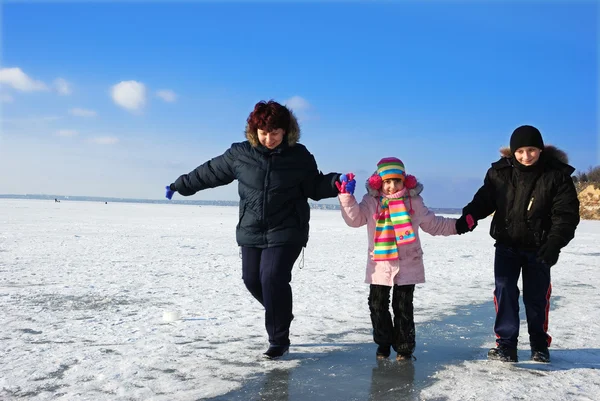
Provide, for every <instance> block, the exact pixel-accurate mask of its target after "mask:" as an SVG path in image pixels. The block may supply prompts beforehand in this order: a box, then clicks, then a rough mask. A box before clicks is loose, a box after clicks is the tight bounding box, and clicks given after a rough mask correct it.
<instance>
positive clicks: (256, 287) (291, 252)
mask: <svg viewBox="0 0 600 401" xmlns="http://www.w3.org/2000/svg"><path fill="white" fill-rule="evenodd" d="M301 250H302V247H301V246H281V247H274V248H264V249H263V248H250V247H242V278H243V280H244V284H245V285H246V288H247V289H248V291H250V293H251V294H252V296H254V298H256V300H257V301H258V302H260V303H261V305H263V306H264V307H265V327H266V329H267V333H268V334H269V344H271V345H290V338H289V336H290V324H291V322H292V287H291V286H290V281H292V268H293V267H294V262H295V261H296V259H297V258H298V255H300V251H301Z"/></svg>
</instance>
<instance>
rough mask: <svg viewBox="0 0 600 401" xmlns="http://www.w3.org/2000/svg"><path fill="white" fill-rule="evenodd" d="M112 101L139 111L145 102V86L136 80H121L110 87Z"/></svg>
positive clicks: (128, 108)
mask: <svg viewBox="0 0 600 401" xmlns="http://www.w3.org/2000/svg"><path fill="white" fill-rule="evenodd" d="M111 96H112V99H113V101H114V102H115V103H116V104H117V105H118V106H121V107H123V108H124V109H126V110H128V111H132V112H138V111H141V109H142V108H143V107H144V106H145V104H146V87H145V86H144V84H143V83H141V82H137V81H122V82H119V83H118V84H116V85H114V86H113V87H112V88H111Z"/></svg>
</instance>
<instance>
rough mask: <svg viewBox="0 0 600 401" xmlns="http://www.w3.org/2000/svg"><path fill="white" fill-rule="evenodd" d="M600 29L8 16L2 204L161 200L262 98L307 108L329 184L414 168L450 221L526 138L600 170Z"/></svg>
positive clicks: (563, 24) (361, 8) (515, 6)
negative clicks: (385, 161)
mask: <svg viewBox="0 0 600 401" xmlns="http://www.w3.org/2000/svg"><path fill="white" fill-rule="evenodd" d="M598 15H599V10H598V5H597V3H596V2H593V1H579V2H578V1H571V2H567V1H564V2H557V1H533V0H532V1H522V2H500V1H497V2H483V1H460V2H453V1H439V2H434V1H427V2H424V1H419V2H417V1H414V2H413V1H402V2H400V1H399V2H391V1H381V2H378V1H370V2H366V1H365V2H360V1H355V2H333V1H331V2H295V3H292V4H279V3H276V2H248V1H246V2H225V3H216V2H192V1H188V2H176V3H166V2H127V3H124V2H115V1H113V2H95V3H88V2H56V3H48V2H35V1H33V2H28V3H25V4H19V3H17V2H14V1H8V2H7V1H5V2H3V4H2V37H1V44H2V60H1V67H0V68H1V70H0V100H1V102H0V105H1V106H2V116H1V119H2V120H1V125H0V127H1V136H0V170H1V171H2V174H1V175H0V194H25V193H29V194H32V193H44V194H59V195H83V196H85V195H88V196H107V197H126V198H149V199H158V198H161V197H163V195H164V194H163V187H164V185H166V184H168V183H170V182H172V181H174V180H175V178H177V177H178V176H179V175H180V174H182V173H187V172H189V171H190V170H192V169H193V168H195V167H196V166H198V165H199V164H201V163H202V162H204V161H206V160H208V159H210V158H211V157H213V156H217V155H219V154H221V153H222V152H224V151H225V150H226V149H227V148H228V147H229V146H230V145H231V143H233V142H238V141H242V140H243V139H244V137H243V130H244V124H245V119H246V117H247V116H248V113H249V112H250V111H251V109H252V107H253V105H254V104H255V103H256V102H257V101H259V100H262V99H275V100H277V101H280V102H282V103H287V104H288V105H290V107H292V108H293V109H294V111H295V112H296V114H297V115H298V116H299V118H300V122H301V128H302V138H301V142H302V143H304V144H305V145H306V146H307V147H308V148H309V150H310V151H311V152H312V153H313V154H314V155H315V157H316V159H317V162H318V164H319V167H320V168H321V169H322V170H323V171H324V172H329V171H338V172H346V171H354V172H356V173H357V174H358V179H359V180H361V181H362V180H364V179H366V178H367V177H368V175H369V174H370V173H371V172H372V171H373V170H374V169H375V164H376V163H377V161H378V160H379V159H380V158H382V157H385V156H396V157H399V158H401V159H402V160H403V161H404V163H405V165H406V168H407V171H408V172H409V173H412V174H415V175H416V176H417V177H418V178H419V179H420V180H421V181H422V182H423V183H424V185H425V191H424V193H423V196H424V198H425V201H426V203H427V204H428V205H430V206H433V207H461V206H464V204H465V202H468V201H469V200H470V199H471V197H472V195H473V194H474V192H475V190H476V189H477V188H478V187H479V185H481V183H482V180H483V176H484V174H485V171H486V170H487V168H488V167H489V165H490V163H491V162H492V161H495V160H496V159H497V158H498V148H499V147H501V146H503V145H506V144H508V139H509V137H510V134H511V132H512V130H513V129H514V128H516V127H517V126H519V125H522V124H531V125H535V126H536V127H538V128H539V129H540V130H541V131H542V134H543V135H544V139H545V141H546V142H547V143H552V144H555V145H557V146H559V147H560V148H562V149H563V150H565V151H567V153H568V154H569V156H570V160H571V164H572V165H573V166H574V167H575V168H577V169H578V170H585V169H587V168H588V167H590V166H593V165H598V164H600V145H599V139H598V138H599V134H598V118H597V116H598ZM236 193H237V186H236V185H235V184H231V185H229V186H227V187H224V188H220V189H215V190H208V191H204V192H201V193H198V194H197V195H195V196H194V197H193V198H192V199H227V200H230V199H237V198H236ZM359 194H360V193H359ZM176 196H177V195H176Z"/></svg>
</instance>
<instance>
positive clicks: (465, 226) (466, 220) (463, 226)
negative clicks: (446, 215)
mask: <svg viewBox="0 0 600 401" xmlns="http://www.w3.org/2000/svg"><path fill="white" fill-rule="evenodd" d="M475 227H477V222H476V221H475V219H473V216H471V215H470V214H467V215H466V216H465V215H462V216H460V218H459V219H458V220H456V233H457V234H459V235H461V234H464V233H467V232H469V231H473V230H474V229H475Z"/></svg>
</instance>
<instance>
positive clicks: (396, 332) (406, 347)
mask: <svg viewBox="0 0 600 401" xmlns="http://www.w3.org/2000/svg"><path fill="white" fill-rule="evenodd" d="M391 289H392V287H388V286H385V285H377V284H371V286H370V289H369V310H370V311H371V323H372V324H373V340H374V341H375V343H376V344H378V345H383V346H388V347H389V346H390V345H391V346H392V347H394V350H395V351H396V352H398V353H402V354H412V353H413V352H414V350H415V319H414V309H413V294H414V292H415V286H414V285H400V286H399V285H395V286H394V287H393V295H392V310H393V311H394V321H393V323H392V317H391V315H390V290H391Z"/></svg>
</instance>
